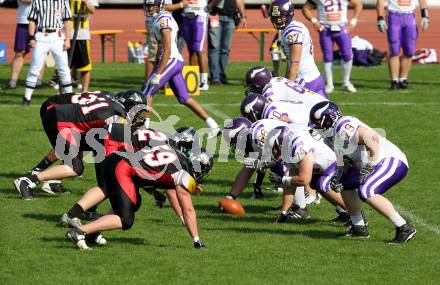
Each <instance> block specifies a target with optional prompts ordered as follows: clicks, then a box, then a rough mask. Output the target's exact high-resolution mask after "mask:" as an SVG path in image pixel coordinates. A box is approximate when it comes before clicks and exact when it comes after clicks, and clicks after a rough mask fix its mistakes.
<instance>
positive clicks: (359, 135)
mask: <svg viewBox="0 0 440 285" xmlns="http://www.w3.org/2000/svg"><path fill="white" fill-rule="evenodd" d="M310 125H311V127H312V128H314V129H316V130H317V131H319V132H320V133H322V135H323V136H325V137H327V138H330V139H331V140H332V142H331V145H333V148H334V151H335V153H336V157H337V162H338V168H337V169H336V170H335V172H334V173H333V174H332V176H333V177H332V178H331V185H332V187H333V188H334V189H335V188H338V189H341V188H342V190H344V191H343V192H342V197H343V198H344V201H345V204H346V206H347V209H348V212H349V214H350V218H351V223H352V225H351V228H350V230H349V232H348V233H347V235H348V236H353V237H369V233H368V228H367V225H365V224H364V220H363V218H362V215H361V212H360V200H359V198H360V199H361V200H362V201H364V202H366V203H367V204H369V205H370V206H371V207H373V208H374V209H375V210H376V211H378V212H379V213H381V214H382V215H384V216H385V217H386V218H388V219H389V220H390V221H391V223H392V224H393V225H394V226H395V227H396V236H395V238H394V239H393V240H391V241H390V243H405V242H407V241H408V240H410V239H411V238H412V237H413V236H414V235H415V234H416V229H415V228H414V227H413V226H411V225H410V224H408V223H407V222H406V221H405V220H404V219H403V218H402V217H401V216H400V215H399V213H398V212H397V211H396V210H395V209H394V207H393V205H392V204H391V202H390V201H389V200H388V199H386V198H385V197H383V196H382V194H384V193H385V192H386V191H387V190H388V189H390V188H391V187H392V186H394V185H395V184H397V183H398V182H400V181H401V180H402V179H403V178H404V177H405V176H406V174H407V172H408V161H407V159H406V156H405V154H404V153H403V152H402V151H401V150H400V149H399V148H398V147H397V146H395V145H394V144H393V143H391V142H390V141H389V140H387V139H386V138H384V137H382V136H380V135H379V134H378V133H377V132H376V131H374V130H373V129H371V128H370V127H369V126H367V125H366V124H364V123H363V122H361V121H360V120H359V119H357V118H355V117H351V116H342V115H341V113H340V110H339V107H338V106H337V105H336V104H335V103H333V102H321V103H318V104H316V105H315V106H314V107H313V108H312V110H311V111H310ZM347 170H349V172H351V171H353V170H355V171H358V175H359V179H358V181H359V187H358V193H356V192H354V191H349V189H345V187H344V185H343V184H344V183H345V180H346V179H351V178H350V176H351V175H349V172H347Z"/></svg>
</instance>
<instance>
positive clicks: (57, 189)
mask: <svg viewBox="0 0 440 285" xmlns="http://www.w3.org/2000/svg"><path fill="white" fill-rule="evenodd" d="M41 190H43V191H44V192H46V193H48V194H51V195H56V194H63V193H69V191H68V190H67V189H66V188H64V186H63V185H62V184H61V181H60V180H48V181H44V182H43V184H42V185H41Z"/></svg>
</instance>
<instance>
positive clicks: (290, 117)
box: [262, 101, 310, 126]
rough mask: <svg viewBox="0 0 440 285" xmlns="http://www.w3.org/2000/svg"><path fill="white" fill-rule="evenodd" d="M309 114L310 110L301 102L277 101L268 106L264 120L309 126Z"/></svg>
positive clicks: (264, 113)
mask: <svg viewBox="0 0 440 285" xmlns="http://www.w3.org/2000/svg"><path fill="white" fill-rule="evenodd" d="M309 114H310V108H309V107H308V106H307V105H305V104H303V102H301V101H297V102H293V101H277V102H272V103H270V104H267V105H266V107H265V108H264V110H263V116H262V118H263V119H274V120H280V121H285V122H287V123H289V124H291V123H296V124H301V125H304V126H307V125H308V123H309Z"/></svg>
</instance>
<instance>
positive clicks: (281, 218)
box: [276, 212, 287, 224]
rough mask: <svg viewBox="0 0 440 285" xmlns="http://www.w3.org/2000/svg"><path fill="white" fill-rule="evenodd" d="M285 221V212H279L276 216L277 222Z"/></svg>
mask: <svg viewBox="0 0 440 285" xmlns="http://www.w3.org/2000/svg"><path fill="white" fill-rule="evenodd" d="M286 221H287V213H285V214H284V213H283V212H281V213H280V215H279V216H278V218H277V220H276V222H277V223H278V224H282V223H285V222H286Z"/></svg>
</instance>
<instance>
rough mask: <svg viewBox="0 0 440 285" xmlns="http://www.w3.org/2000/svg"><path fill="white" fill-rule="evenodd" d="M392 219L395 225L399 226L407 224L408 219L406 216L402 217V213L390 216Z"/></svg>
mask: <svg viewBox="0 0 440 285" xmlns="http://www.w3.org/2000/svg"><path fill="white" fill-rule="evenodd" d="M390 221H391V223H393V225H394V226H395V227H396V228H398V227H401V226H403V225H404V224H406V221H405V219H404V218H402V216H401V215H399V213H397V212H396V213H395V214H393V215H392V216H391V217H390Z"/></svg>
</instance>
